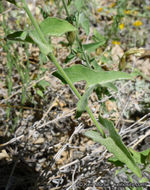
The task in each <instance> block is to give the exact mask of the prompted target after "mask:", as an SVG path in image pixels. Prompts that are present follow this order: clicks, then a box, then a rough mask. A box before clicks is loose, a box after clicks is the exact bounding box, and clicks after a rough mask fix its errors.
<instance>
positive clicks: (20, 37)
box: [6, 31, 34, 43]
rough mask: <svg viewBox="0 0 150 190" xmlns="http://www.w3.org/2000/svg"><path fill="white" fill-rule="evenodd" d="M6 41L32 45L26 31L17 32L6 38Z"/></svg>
mask: <svg viewBox="0 0 150 190" xmlns="http://www.w3.org/2000/svg"><path fill="white" fill-rule="evenodd" d="M6 39H8V40H14V41H20V42H29V43H34V41H33V40H32V38H31V37H30V36H29V32H28V31H17V32H14V33H12V34H9V35H7V36H6Z"/></svg>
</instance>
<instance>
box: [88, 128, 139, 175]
mask: <svg viewBox="0 0 150 190" xmlns="http://www.w3.org/2000/svg"><path fill="white" fill-rule="evenodd" d="M85 135H86V136H87V137H90V138H92V139H93V140H94V141H95V142H98V143H100V144H102V145H104V146H105V147H106V148H107V150H108V151H109V152H111V153H113V155H114V156H115V157H116V158H117V159H118V160H120V161H121V162H123V163H125V164H126V165H127V167H128V168H129V169H130V170H131V171H132V172H134V173H135V174H136V175H137V176H138V177H141V171H140V169H139V168H138V166H137V165H136V163H135V161H134V160H133V158H132V156H131V155H130V153H129V152H128V150H127V149H126V147H125V146H124V147H122V145H121V146H120V145H119V143H120V140H119V142H118V143H116V142H117V139H118V138H117V139H113V138H111V137H107V138H103V137H101V136H100V134H99V133H98V132H96V131H87V132H86V133H85Z"/></svg>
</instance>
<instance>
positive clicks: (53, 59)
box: [22, 0, 105, 137]
mask: <svg viewBox="0 0 150 190" xmlns="http://www.w3.org/2000/svg"><path fill="white" fill-rule="evenodd" d="M22 2H23V8H24V10H25V11H26V13H27V14H28V16H29V18H30V20H31V22H32V24H33V26H34V28H35V30H36V32H37V33H38V35H39V37H40V39H41V40H42V41H43V43H45V44H48V43H47V41H46V39H45V36H44V34H43V33H42V31H41V29H40V27H39V25H38V23H37V21H36V20H35V18H34V17H33V15H32V13H31V11H30V9H29V8H28V5H27V3H26V1H25V0H22ZM63 2H64V1H63ZM68 14H69V12H68ZM47 57H48V59H49V60H51V61H52V62H53V63H54V65H55V66H56V67H57V69H58V71H59V72H60V73H61V74H62V76H63V77H64V79H65V80H66V82H67V83H68V84H69V86H70V88H71V89H72V91H73V92H74V93H75V95H76V96H77V97H78V99H80V98H81V95H80V94H79V92H78V90H77V89H76V88H75V86H74V85H73V83H72V81H71V80H70V78H69V77H68V76H67V74H66V73H65V71H64V70H63V68H62V67H61V66H60V64H59V63H58V61H57V59H56V57H55V56H54V54H53V53H49V54H48V55H47ZM86 111H87V112H88V114H89V115H90V117H91V119H92V121H93V122H94V124H95V125H96V127H97V128H98V130H99V131H100V133H101V135H102V136H103V137H105V133H104V131H103V130H102V128H101V127H100V125H99V123H98V121H97V120H96V118H95V117H94V115H93V113H92V111H91V109H90V108H89V107H88V106H87V107H86Z"/></svg>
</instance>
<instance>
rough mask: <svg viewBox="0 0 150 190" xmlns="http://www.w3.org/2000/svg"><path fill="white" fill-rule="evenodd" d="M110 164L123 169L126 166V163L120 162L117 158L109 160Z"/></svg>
mask: <svg viewBox="0 0 150 190" xmlns="http://www.w3.org/2000/svg"><path fill="white" fill-rule="evenodd" d="M108 162H111V163H113V164H114V165H115V166H121V167H123V166H124V163H123V162H120V160H118V159H117V158H116V157H110V158H108Z"/></svg>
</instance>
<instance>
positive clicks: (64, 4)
mask: <svg viewBox="0 0 150 190" xmlns="http://www.w3.org/2000/svg"><path fill="white" fill-rule="evenodd" d="M62 3H63V6H64V8H65V11H66V14H67V17H69V16H70V15H69V11H68V8H67V5H66V3H65V1H64V0H62Z"/></svg>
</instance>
